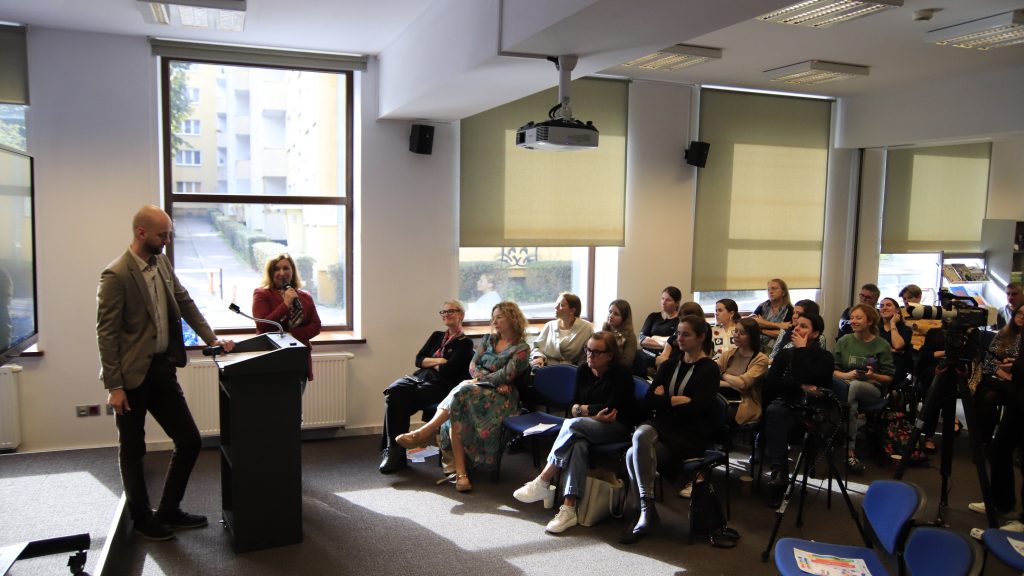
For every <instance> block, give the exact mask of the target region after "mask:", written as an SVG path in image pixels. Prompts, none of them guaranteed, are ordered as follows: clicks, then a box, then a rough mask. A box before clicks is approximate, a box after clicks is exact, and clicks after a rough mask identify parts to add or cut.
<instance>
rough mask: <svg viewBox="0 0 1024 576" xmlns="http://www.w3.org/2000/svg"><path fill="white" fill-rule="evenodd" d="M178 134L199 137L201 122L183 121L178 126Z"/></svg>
mask: <svg viewBox="0 0 1024 576" xmlns="http://www.w3.org/2000/svg"><path fill="white" fill-rule="evenodd" d="M178 134H185V135H187V136H198V135H199V120H193V119H189V120H182V121H181V124H179V125H178Z"/></svg>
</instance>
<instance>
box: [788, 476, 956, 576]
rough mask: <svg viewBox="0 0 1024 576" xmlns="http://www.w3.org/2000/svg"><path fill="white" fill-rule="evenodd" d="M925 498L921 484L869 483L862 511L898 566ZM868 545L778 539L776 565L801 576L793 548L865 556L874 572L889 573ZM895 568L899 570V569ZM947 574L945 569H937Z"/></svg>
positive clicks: (843, 556)
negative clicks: (908, 534) (909, 533)
mask: <svg viewBox="0 0 1024 576" xmlns="http://www.w3.org/2000/svg"><path fill="white" fill-rule="evenodd" d="M924 504H925V498H924V495H923V494H922V492H921V490H920V488H918V487H917V486H915V485H913V484H910V483H908V482H901V481H899V480H876V481H874V482H872V483H871V485H870V486H869V487H868V491H867V494H865V495H864V504H863V515H864V519H865V521H866V522H867V524H868V528H870V530H869V532H873V534H874V537H875V540H876V541H877V544H878V545H879V546H880V547H881V548H882V550H884V551H885V553H886V554H888V555H889V556H890V557H894V558H895V559H896V563H895V566H897V567H898V566H899V565H900V561H901V560H900V555H901V552H902V550H903V543H904V542H905V541H906V538H907V533H908V532H909V530H910V526H911V524H912V522H913V520H914V517H915V516H916V515H917V514H918V512H920V510H921V509H922V508H923V507H924ZM865 544H866V545H867V546H847V545H841V544H828V543H825V542H815V541H813V540H801V539H799V538H783V539H781V540H779V541H778V542H776V543H775V568H776V569H777V570H778V571H779V574H782V576H799V575H803V574H806V572H804V571H802V570H801V569H800V568H799V567H798V566H797V562H796V557H795V556H794V555H793V550H794V549H800V550H804V551H807V552H810V553H812V554H819V555H825V556H837V557H839V558H850V559H860V560H863V561H864V563H865V564H866V565H867V568H868V571H870V572H871V574H876V575H877V574H889V573H890V572H889V570H888V569H887V568H886V565H885V564H884V563H883V561H882V559H880V558H879V557H878V554H877V553H876V551H875V550H873V549H872V548H870V547H869V546H871V542H870V541H868V542H865ZM896 572H899V570H898V569H897V570H896ZM938 573H939V574H944V572H941V571H940V572H938Z"/></svg>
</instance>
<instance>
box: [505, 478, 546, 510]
mask: <svg viewBox="0 0 1024 576" xmlns="http://www.w3.org/2000/svg"><path fill="white" fill-rule="evenodd" d="M512 496H513V497H514V498H515V499H516V500H519V501H520V502H525V503H527V504H529V503H530V502H537V501H538V500H543V501H544V508H545V509H546V510H550V509H552V508H554V507H555V487H554V486H552V485H551V483H550V482H545V481H543V480H541V479H540V478H534V479H533V480H530V481H529V482H527V483H526V484H523V485H522V486H520V487H519V488H518V489H516V491H515V492H513V493H512Z"/></svg>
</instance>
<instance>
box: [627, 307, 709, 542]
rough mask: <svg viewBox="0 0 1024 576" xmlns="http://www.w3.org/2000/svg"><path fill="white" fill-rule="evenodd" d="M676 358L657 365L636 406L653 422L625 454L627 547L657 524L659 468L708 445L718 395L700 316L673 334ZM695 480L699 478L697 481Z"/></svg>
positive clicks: (705, 327)
mask: <svg viewBox="0 0 1024 576" xmlns="http://www.w3.org/2000/svg"><path fill="white" fill-rule="evenodd" d="M676 341H677V342H678V344H679V349H680V350H681V351H682V354H680V355H679V356H676V357H674V358H670V359H669V360H668V361H666V362H664V363H662V365H661V366H659V367H658V373H657V374H656V375H655V377H654V382H652V383H651V386H650V388H649V389H648V391H647V396H646V397H645V398H644V401H643V403H642V406H643V409H644V410H645V411H646V413H652V412H653V417H651V418H648V419H647V420H646V421H644V422H643V423H642V424H641V425H640V426H639V427H637V429H636V431H635V432H633V439H632V442H633V446H632V447H631V448H630V449H629V450H628V451H627V452H626V469H627V471H628V472H629V479H630V490H631V491H632V495H633V496H638V497H639V499H640V517H639V518H638V519H637V522H636V524H635V525H634V526H633V528H632V530H630V531H629V532H627V534H625V536H624V538H623V542H624V543H628V542H633V541H635V540H636V539H637V538H639V537H640V536H643V535H645V534H648V533H649V532H651V530H653V529H654V527H655V526H656V525H657V524H658V512H657V510H656V509H655V507H654V479H655V474H656V472H657V470H658V464H659V462H660V463H661V464H662V466H665V465H667V464H668V463H671V462H680V461H682V460H685V459H687V458H694V457H699V456H702V455H703V454H704V450H705V448H707V446H708V444H709V443H710V441H711V435H712V434H713V432H714V426H715V423H714V422H712V421H711V418H712V416H713V414H714V402H715V401H716V399H715V395H716V394H717V393H718V380H719V373H718V365H717V364H715V362H714V360H712V359H711V358H710V356H711V351H712V345H711V327H710V326H708V323H707V322H705V321H704V318H702V317H700V316H693V315H690V316H684V317H683V318H681V319H680V320H679V326H678V328H677V329H676ZM698 481H699V479H698Z"/></svg>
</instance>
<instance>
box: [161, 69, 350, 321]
mask: <svg viewBox="0 0 1024 576" xmlns="http://www.w3.org/2000/svg"><path fill="white" fill-rule="evenodd" d="M203 60H204V61H203V62H196V61H192V62H189V61H188V60H184V59H178V58H168V57H165V58H164V60H163V65H162V80H163V82H164V84H165V87H164V106H163V115H164V126H165V127H166V126H180V127H181V128H182V130H181V131H180V132H179V133H177V134H166V132H167V130H165V137H164V146H165V158H167V159H173V161H170V160H167V161H166V163H167V167H166V170H165V187H164V188H165V190H166V191H167V192H166V196H165V202H166V205H167V210H168V212H169V213H170V214H171V216H172V218H173V219H174V225H175V242H174V245H173V246H172V247H171V250H169V253H170V254H171V257H172V258H173V260H174V265H175V269H176V272H177V274H178V277H179V278H180V279H181V281H182V283H183V284H184V285H185V287H186V288H187V289H188V290H189V292H190V294H191V295H192V297H193V298H194V299H195V300H196V302H197V303H198V305H199V307H200V309H201V310H202V312H203V314H204V315H205V316H206V318H207V320H208V321H210V323H211V325H212V326H213V327H214V328H215V329H217V330H218V331H223V332H228V333H230V332H231V331H232V330H234V331H251V330H252V329H253V328H254V326H253V324H252V322H251V321H250V320H248V319H246V318H244V317H242V316H239V315H237V314H234V313H232V312H230V311H229V310H228V305H229V304H231V303H237V304H238V306H239V307H240V308H241V309H242V310H243V311H244V312H246V313H249V312H251V309H252V294H253V290H254V289H255V288H257V287H259V286H260V284H261V281H262V276H263V269H264V265H265V262H266V261H267V260H268V258H270V257H272V256H276V255H278V254H281V253H288V254H290V255H291V256H292V258H293V259H294V260H295V262H296V266H297V268H298V272H299V274H300V276H301V278H302V282H303V286H302V288H303V289H304V290H307V291H309V292H310V293H311V294H312V296H313V299H314V301H315V303H316V306H317V311H318V313H319V315H320V319H321V322H322V323H323V326H324V329H330V328H336V329H349V328H351V325H352V302H351V294H352V267H351V266H352V265H351V263H352V221H353V220H352V176H351V166H352V118H353V100H352V72H351V71H329V72H324V71H320V70H311V69H306V68H302V67H297V68H294V69H282V68H279V67H278V68H267V67H260V66H259V65H255V64H252V63H249V62H246V63H245V65H239V64H236V63H211V62H210V61H209V60H207V59H205V58H204V59H203ZM199 94H202V95H203V98H202V99H199V97H198V96H199ZM201 125H203V126H205V127H207V129H206V130H205V131H200V129H199V128H200V126H201ZM210 127H215V128H216V129H215V130H211V129H210ZM172 132H173V131H172ZM184 134H188V135H189V137H188V138H187V139H185V138H178V137H177V136H179V135H184ZM203 154H205V155H207V156H208V158H215V159H216V162H209V161H208V162H206V163H202V162H200V158H201V155H203Z"/></svg>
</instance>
